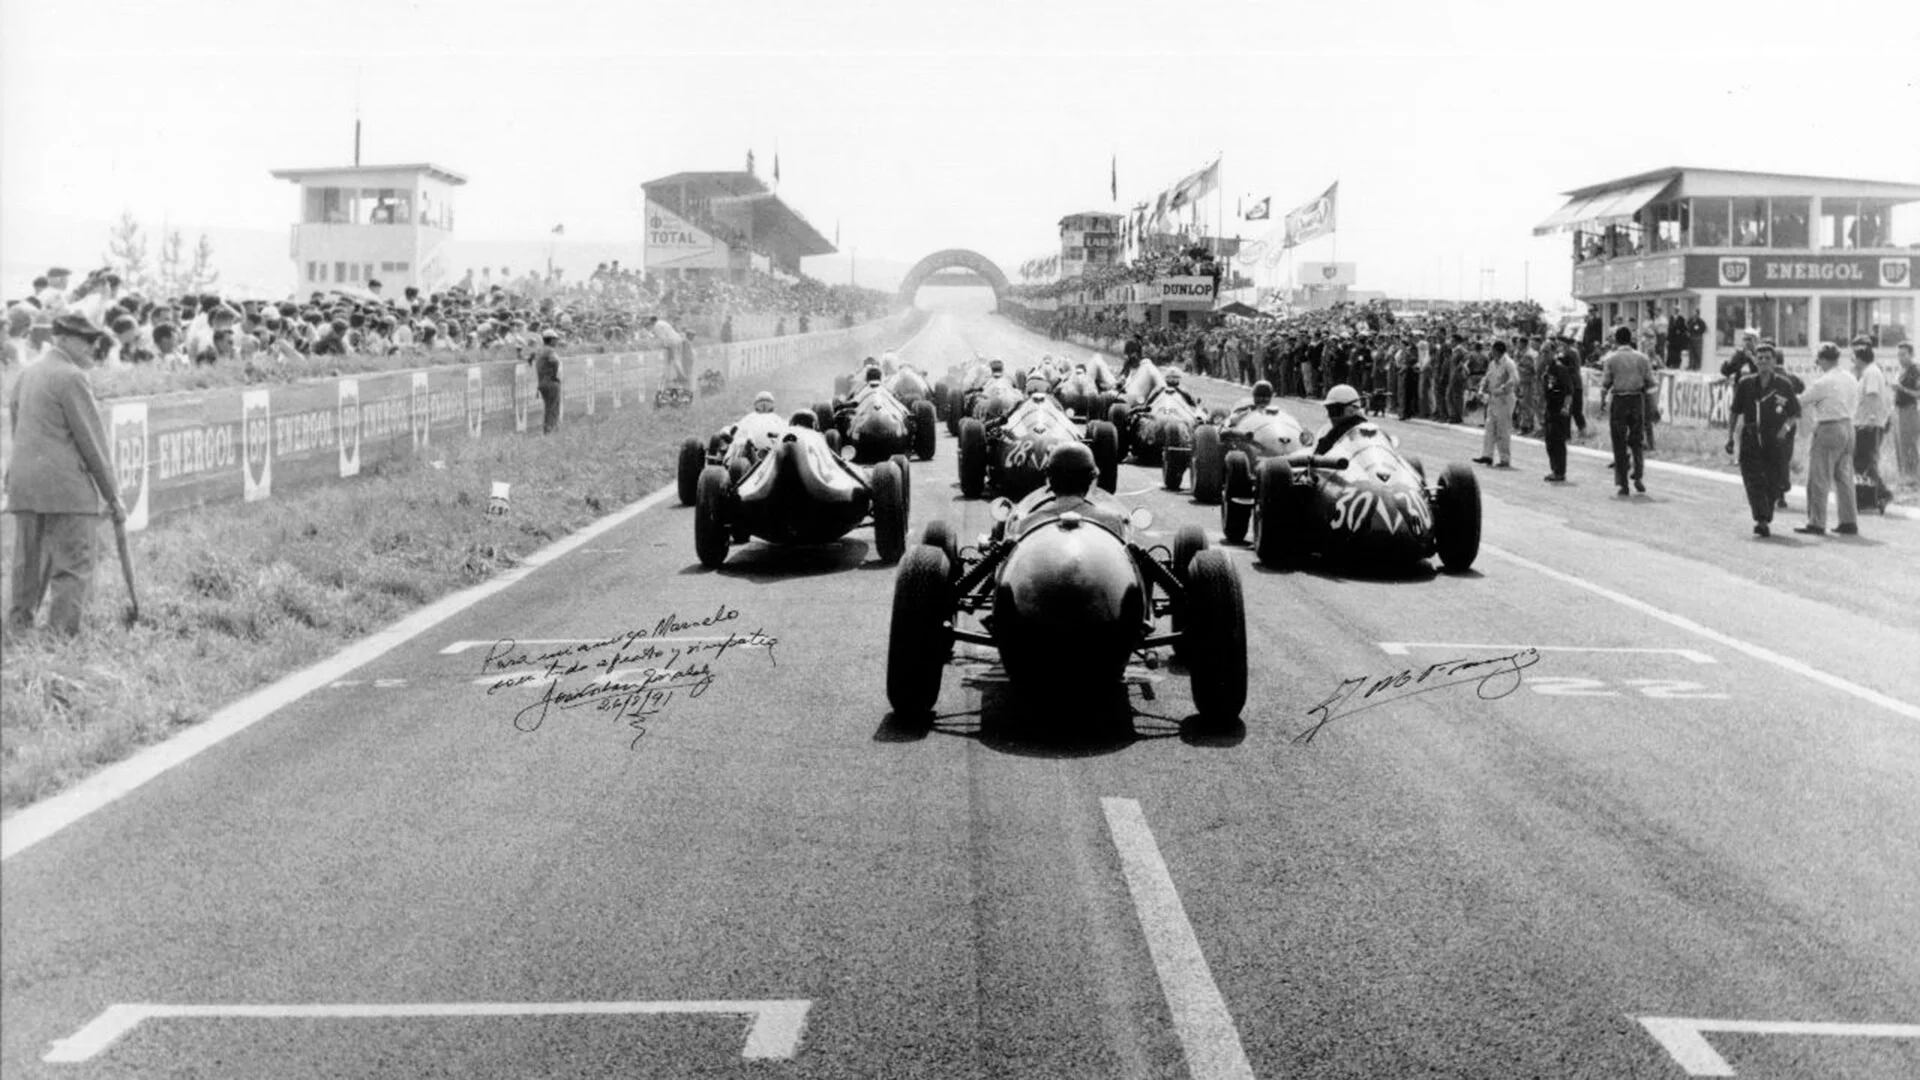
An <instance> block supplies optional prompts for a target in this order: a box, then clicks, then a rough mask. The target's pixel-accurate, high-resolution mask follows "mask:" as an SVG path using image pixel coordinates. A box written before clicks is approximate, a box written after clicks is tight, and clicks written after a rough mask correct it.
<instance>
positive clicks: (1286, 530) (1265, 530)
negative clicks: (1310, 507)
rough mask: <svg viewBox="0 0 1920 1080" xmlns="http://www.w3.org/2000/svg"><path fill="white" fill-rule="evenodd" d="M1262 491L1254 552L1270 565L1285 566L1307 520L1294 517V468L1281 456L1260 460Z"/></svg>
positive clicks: (1256, 507) (1255, 516) (1256, 503)
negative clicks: (1300, 520) (1298, 534)
mask: <svg viewBox="0 0 1920 1080" xmlns="http://www.w3.org/2000/svg"><path fill="white" fill-rule="evenodd" d="M1259 489H1260V492H1259V494H1258V495H1257V496H1255V498H1254V510H1253V554H1254V557H1255V558H1257V559H1259V560H1260V562H1261V563H1262V564H1263V565H1266V566H1284V565H1286V564H1287V562H1288V561H1290V559H1291V558H1292V556H1293V549H1294V546H1295V544H1294V540H1293V538H1292V536H1291V535H1290V534H1293V533H1298V532H1299V531H1300V527H1301V525H1302V524H1303V523H1302V522H1298V521H1295V520H1293V501H1294V500H1293V469H1292V467H1291V466H1289V465H1288V464H1287V463H1286V462H1285V461H1282V460H1281V459H1279V458H1267V459H1266V460H1265V461H1262V462H1261V463H1260V473H1259Z"/></svg>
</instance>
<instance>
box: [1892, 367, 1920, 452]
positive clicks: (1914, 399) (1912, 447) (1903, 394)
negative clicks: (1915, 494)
mask: <svg viewBox="0 0 1920 1080" xmlns="http://www.w3.org/2000/svg"><path fill="white" fill-rule="evenodd" d="M1899 357H1900V375H1899V378H1897V379H1896V380H1895V381H1894V384H1893V411H1894V415H1895V416H1896V417H1897V418H1898V424H1897V425H1896V431H1895V433H1894V453H1895V456H1896V457H1897V458H1898V460H1899V462H1900V482H1901V483H1902V484H1905V485H1907V486H1909V487H1912V486H1916V485H1920V364H1916V363H1915V362H1914V359H1913V342H1911V341H1903V342H1901V343H1900V349H1899Z"/></svg>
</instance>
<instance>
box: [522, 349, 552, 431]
mask: <svg viewBox="0 0 1920 1080" xmlns="http://www.w3.org/2000/svg"><path fill="white" fill-rule="evenodd" d="M559 340H560V335H559V334H558V333H557V332H555V331H552V330H549V331H547V332H546V334H545V335H544V336H543V337H542V338H541V343H540V347H539V348H538V349H535V350H534V351H533V355H531V356H529V357H527V363H529V364H532V365H533V378H534V385H535V386H536V387H537V388H538V389H539V391H540V431H541V434H544V435H551V434H553V432H554V429H556V428H558V427H559V426H560V358H559V357H558V356H556V355H554V351H553V347H554V345H555V344H557V343H558V342H559Z"/></svg>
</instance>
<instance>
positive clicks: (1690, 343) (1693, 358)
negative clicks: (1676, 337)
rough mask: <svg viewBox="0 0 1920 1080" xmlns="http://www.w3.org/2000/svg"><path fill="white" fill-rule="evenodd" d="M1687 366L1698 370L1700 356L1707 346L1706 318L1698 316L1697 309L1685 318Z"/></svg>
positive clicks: (1692, 369)
mask: <svg viewBox="0 0 1920 1080" xmlns="http://www.w3.org/2000/svg"><path fill="white" fill-rule="evenodd" d="M1686 325H1687V368H1688V370H1691V371H1699V370H1700V357H1701V355H1702V354H1704V353H1705V352H1706V348H1707V329H1708V328H1707V320H1705V319H1703V318H1701V317H1700V313H1699V312H1698V311H1696V312H1694V313H1693V316H1692V317H1691V318H1689V319H1688V320H1687V324H1686Z"/></svg>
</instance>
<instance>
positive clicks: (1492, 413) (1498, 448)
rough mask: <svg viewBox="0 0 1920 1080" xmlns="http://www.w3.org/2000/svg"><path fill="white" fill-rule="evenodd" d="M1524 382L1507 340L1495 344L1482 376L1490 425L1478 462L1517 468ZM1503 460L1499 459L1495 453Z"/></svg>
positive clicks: (1481, 391)
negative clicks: (1516, 432)
mask: <svg viewBox="0 0 1920 1080" xmlns="http://www.w3.org/2000/svg"><path fill="white" fill-rule="evenodd" d="M1519 385H1520V372H1519V370H1518V368H1517V367H1516V366H1515V364H1514V362H1513V358H1512V357H1511V356H1508V355H1507V343H1506V342H1504V341H1496V342H1494V343H1493V359H1492V361H1491V362H1489V363H1488V364H1487V373H1486V374H1485V375H1482V376H1481V377H1480V387H1479V389H1480V396H1481V397H1482V398H1484V399H1485V400H1486V403H1487V426H1486V431H1485V432H1484V433H1483V434H1482V436H1481V439H1480V456H1479V457H1477V458H1474V459H1473V460H1474V462H1475V463H1476V464H1480V465H1491V466H1493V467H1494V468H1496V469H1511V468H1513V410H1514V404H1515V398H1514V395H1515V393H1516V391H1517V390H1518V388H1519ZM1496 454H1497V455H1499V458H1500V460H1499V461H1495V460H1494V456H1495V455H1496Z"/></svg>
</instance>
